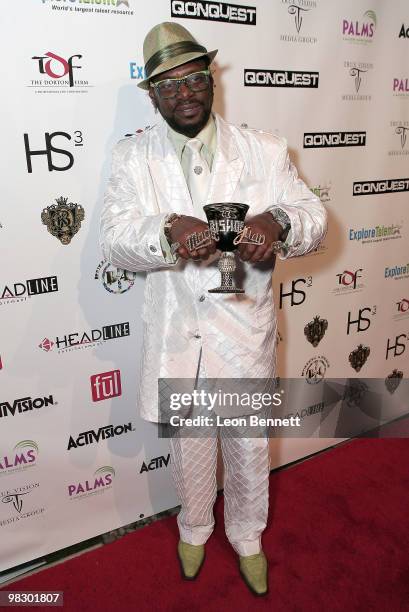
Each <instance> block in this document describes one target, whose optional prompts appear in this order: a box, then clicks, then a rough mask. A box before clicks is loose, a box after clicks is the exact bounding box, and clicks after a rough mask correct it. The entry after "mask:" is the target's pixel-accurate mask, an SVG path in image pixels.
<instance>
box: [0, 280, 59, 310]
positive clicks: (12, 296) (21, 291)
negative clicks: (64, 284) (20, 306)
mask: <svg viewBox="0 0 409 612" xmlns="http://www.w3.org/2000/svg"><path fill="white" fill-rule="evenodd" d="M55 291H58V279H57V277H56V276H44V277H42V278H31V279H29V280H26V281H23V282H16V283H8V284H7V285H0V306H2V305H3V304H16V303H17V302H25V301H26V300H27V298H31V297H32V296H33V295H42V294H44V293H54V292H55Z"/></svg>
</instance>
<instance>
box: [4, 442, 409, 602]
mask: <svg viewBox="0 0 409 612" xmlns="http://www.w3.org/2000/svg"><path fill="white" fill-rule="evenodd" d="M408 466H409V440H407V439H404V440H397V439H394V440H354V441H352V442H350V443H348V444H346V445H342V446H340V447H338V448H336V449H333V450H330V451H328V452H326V453H323V454H321V455H319V456H317V457H315V458H313V459H312V460H310V461H306V462H304V463H301V464H298V465H295V466H293V467H292V468H290V469H288V470H285V471H280V472H278V473H275V474H273V475H272V477H271V487H270V493H271V497H270V522H269V527H268V530H267V531H266V533H265V536H264V539H263V543H264V550H265V551H266V554H267V556H268V558H269V559H270V593H269V595H268V596H267V597H265V598H255V597H254V596H253V595H251V593H249V592H248V590H247V587H246V586H245V585H244V584H243V582H242V580H241V579H240V577H239V575H238V571H237V562H236V556H235V554H234V552H233V551H232V549H231V548H230V547H229V545H228V543H227V541H226V539H225V535H224V531H223V520H222V512H223V499H222V497H221V496H220V497H219V498H218V501H217V504H216V520H217V525H216V530H215V533H214V535H213V536H212V538H211V539H210V540H209V542H208V544H207V547H206V550H207V559H206V562H205V565H204V567H203V569H202V572H201V574H200V576H199V578H198V579H197V580H196V581H195V582H184V581H182V580H181V578H180V575H179V567H178V564H177V562H176V561H175V548H176V542H177V529H176V521H175V518H174V517H172V518H169V519H165V520H162V521H158V522H156V523H154V524H152V525H149V526H148V527H146V528H144V529H142V530H140V531H137V532H135V533H132V534H130V535H127V536H125V537H123V538H122V539H120V540H118V541H116V542H114V543H112V544H108V545H105V546H103V547H102V548H100V549H98V550H96V551H92V552H89V553H85V554H83V555H81V556H80V557H77V558H75V559H72V560H69V561H66V562H65V563H62V564H60V565H58V566H56V567H52V568H50V569H47V570H44V571H42V572H39V573H37V574H36V575H33V576H31V577H28V578H25V579H23V580H20V581H18V582H15V583H13V584H12V585H11V586H8V587H5V590H49V591H51V590H63V591H64V592H65V605H64V609H65V610H76V611H87V610H90V611H91V610H92V611H95V610H101V611H103V612H105V611H110V610H114V609H115V610H116V609H120V610H126V611H128V610H135V611H138V612H140V611H142V612H143V611H144V610H149V611H152V610H158V611H175V612H176V611H177V612H179V611H180V610H183V611H186V612H188V611H190V610H192V608H195V609H196V610H203V611H204V610H206V611H218V612H220V611H221V610H230V609H231V610H235V611H236V610H239V611H240V610H251V609H257V610H264V609H265V610H274V611H286V612H288V611H292V610H294V611H297V612H298V611H302V612H304V611H310V610H311V611H314V612H315V611H321V610H322V611H324V610H325V611H331V612H332V611H334V610H342V611H345V610H348V612H349V611H350V610H357V611H358V610H359V611H360V612H361V611H365V612H367V611H368V610H371V611H372V610H373V611H392V610H393V611H394V612H395V611H398V610H399V611H400V610H409V467H408ZM61 527H62V528H64V526H61Z"/></svg>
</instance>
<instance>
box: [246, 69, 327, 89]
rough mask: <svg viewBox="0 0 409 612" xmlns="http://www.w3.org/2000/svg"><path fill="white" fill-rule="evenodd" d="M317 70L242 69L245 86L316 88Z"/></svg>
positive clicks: (317, 80)
mask: <svg viewBox="0 0 409 612" xmlns="http://www.w3.org/2000/svg"><path fill="white" fill-rule="evenodd" d="M318 82H319V72H308V71H302V70H258V69H255V68H246V69H245V70H244V85H245V86H246V87H296V88H301V89H305V88H315V89H316V88H317V87H318Z"/></svg>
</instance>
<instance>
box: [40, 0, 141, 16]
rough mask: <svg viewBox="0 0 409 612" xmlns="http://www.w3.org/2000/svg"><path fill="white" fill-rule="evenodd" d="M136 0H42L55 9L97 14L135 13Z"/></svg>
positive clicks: (44, 3)
mask: <svg viewBox="0 0 409 612" xmlns="http://www.w3.org/2000/svg"><path fill="white" fill-rule="evenodd" d="M134 2H135V0H42V3H43V5H46V6H49V7H50V8H51V9H52V10H53V11H60V12H63V13H64V12H69V13H78V14H83V15H84V14H85V13H87V14H89V13H93V14H95V15H97V14H99V15H101V14H103V15H133V14H134V12H133V10H131V9H132V6H133V4H134Z"/></svg>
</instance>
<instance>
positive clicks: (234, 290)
mask: <svg viewBox="0 0 409 612" xmlns="http://www.w3.org/2000/svg"><path fill="white" fill-rule="evenodd" d="M207 292H208V293H244V289H237V288H236V287H231V288H229V287H225V288H224V287H216V289H208V290H207Z"/></svg>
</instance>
